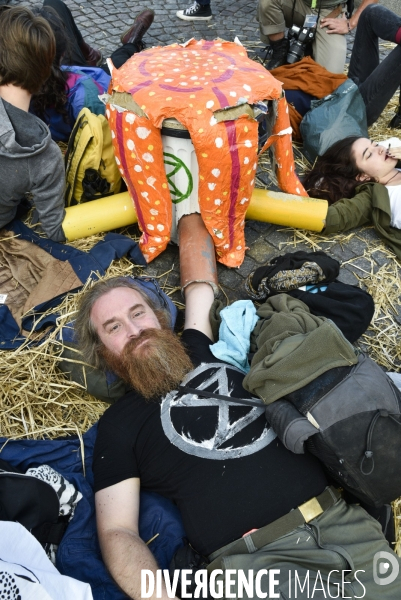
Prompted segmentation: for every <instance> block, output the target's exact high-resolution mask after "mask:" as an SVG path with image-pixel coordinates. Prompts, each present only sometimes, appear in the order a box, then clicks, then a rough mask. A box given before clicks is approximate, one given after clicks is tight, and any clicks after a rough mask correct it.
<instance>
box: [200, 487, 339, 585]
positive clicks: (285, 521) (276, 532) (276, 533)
mask: <svg viewBox="0 0 401 600" xmlns="http://www.w3.org/2000/svg"><path fill="white" fill-rule="evenodd" d="M340 498H341V494H340V492H339V491H338V490H336V489H335V488H333V487H327V488H326V489H325V490H324V492H323V493H322V494H320V496H316V497H315V498H311V500H308V502H305V503H304V504H301V505H300V506H298V508H295V509H294V510H291V511H290V512H289V513H288V514H286V515H284V516H283V517H280V518H279V519H276V521H273V523H269V525H266V526H265V527H261V528H260V529H257V530H256V531H254V532H253V533H247V534H245V535H244V536H243V537H242V538H240V539H239V540H236V541H235V542H231V543H230V544H227V545H226V546H223V548H220V549H219V550H216V551H215V552H213V553H212V554H211V555H210V556H209V560H210V561H211V562H210V563H209V564H208V565H207V570H208V572H209V573H211V572H212V571H213V570H214V569H217V568H220V567H221V565H220V562H221V559H222V558H223V557H225V556H231V555H233V554H252V553H253V552H256V551H257V550H259V549H260V548H263V546H266V545H267V544H271V543H272V542H275V541H276V540H278V538H280V537H282V536H283V535H286V534H287V533H291V531H293V530H294V529H296V528H297V527H300V526H302V525H305V523H310V521H313V519H316V518H317V517H319V516H320V515H322V514H323V513H324V512H325V511H326V510H328V509H329V508H331V507H332V506H334V504H335V503H336V502H337V501H338V500H339V499H340Z"/></svg>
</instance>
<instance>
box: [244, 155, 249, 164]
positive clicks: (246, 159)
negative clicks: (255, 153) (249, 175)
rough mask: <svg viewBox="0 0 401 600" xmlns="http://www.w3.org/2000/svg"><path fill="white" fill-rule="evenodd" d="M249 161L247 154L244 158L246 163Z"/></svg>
mask: <svg viewBox="0 0 401 600" xmlns="http://www.w3.org/2000/svg"><path fill="white" fill-rule="evenodd" d="M248 163H249V158H248V157H247V156H245V158H244V165H247V164H248Z"/></svg>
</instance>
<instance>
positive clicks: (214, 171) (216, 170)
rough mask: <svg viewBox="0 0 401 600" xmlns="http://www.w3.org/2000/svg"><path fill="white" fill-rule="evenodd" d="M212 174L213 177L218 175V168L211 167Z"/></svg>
mask: <svg viewBox="0 0 401 600" xmlns="http://www.w3.org/2000/svg"><path fill="white" fill-rule="evenodd" d="M212 175H214V176H215V177H218V176H219V175H220V169H213V170H212Z"/></svg>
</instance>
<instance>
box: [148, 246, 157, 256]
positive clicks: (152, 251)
mask: <svg viewBox="0 0 401 600" xmlns="http://www.w3.org/2000/svg"><path fill="white" fill-rule="evenodd" d="M149 252H150V253H151V254H154V253H155V252H156V248H154V246H151V247H150V248H149Z"/></svg>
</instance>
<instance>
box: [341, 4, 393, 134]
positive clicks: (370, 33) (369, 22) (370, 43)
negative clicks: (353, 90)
mask: <svg viewBox="0 0 401 600" xmlns="http://www.w3.org/2000/svg"><path fill="white" fill-rule="evenodd" d="M379 38H380V39H382V40H386V41H389V42H393V43H395V44H397V46H396V47H395V48H393V50H391V52H390V53H389V54H388V55H387V56H386V57H385V58H384V59H383V60H382V62H380V55H379ZM348 77H349V78H350V79H352V80H353V81H354V82H355V83H356V85H357V86H358V88H359V91H360V93H361V95H362V98H363V100H364V102H365V106H366V117H367V123H368V126H370V125H372V123H374V122H375V121H377V119H378V118H379V117H380V115H381V114H382V112H383V110H384V108H385V107H386V106H387V104H388V103H389V101H390V100H391V98H392V97H393V95H394V94H395V93H396V91H397V89H398V87H399V86H400V84H401V17H399V16H398V15H396V14H395V13H393V12H392V11H391V10H389V9H388V8H386V7H385V6H381V5H374V6H373V5H372V6H367V7H366V9H365V10H364V11H363V13H362V14H361V16H360V19H359V23H358V28H357V30H356V35H355V41H354V45H353V48H352V54H351V61H350V65H349V70H348ZM389 127H401V105H400V107H399V108H398V113H397V115H396V116H395V117H394V118H393V119H392V121H391V122H390V123H389Z"/></svg>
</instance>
